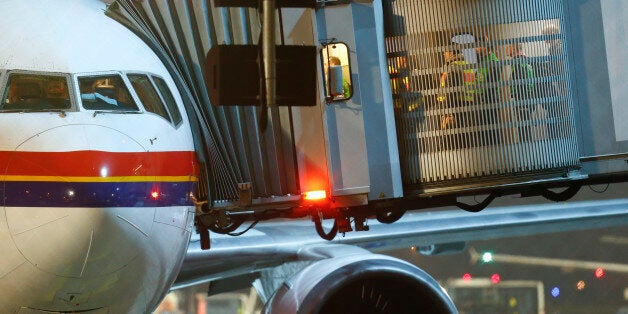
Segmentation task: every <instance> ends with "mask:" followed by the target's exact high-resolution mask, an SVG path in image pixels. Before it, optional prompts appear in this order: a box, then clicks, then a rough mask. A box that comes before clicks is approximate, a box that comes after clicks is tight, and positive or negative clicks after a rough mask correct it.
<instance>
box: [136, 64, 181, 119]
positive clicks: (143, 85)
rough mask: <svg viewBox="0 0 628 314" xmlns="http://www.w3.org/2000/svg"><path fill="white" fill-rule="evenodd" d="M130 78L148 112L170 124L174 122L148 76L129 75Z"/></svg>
mask: <svg viewBox="0 0 628 314" xmlns="http://www.w3.org/2000/svg"><path fill="white" fill-rule="evenodd" d="M128 77H129V81H131V86H133V89H134V90H135V93H136V94H137V96H138V97H139V98H140V101H141V102H142V105H144V108H145V109H146V111H148V112H152V113H154V114H157V115H159V116H161V117H163V118H164V119H166V120H168V121H169V122H172V120H171V119H170V115H168V111H167V110H166V106H165V105H164V103H163V102H162V101H161V98H160V97H159V94H158V93H157V90H156V89H155V87H154V86H153V84H152V83H151V81H150V79H149V78H148V76H146V75H143V74H129V75H128Z"/></svg>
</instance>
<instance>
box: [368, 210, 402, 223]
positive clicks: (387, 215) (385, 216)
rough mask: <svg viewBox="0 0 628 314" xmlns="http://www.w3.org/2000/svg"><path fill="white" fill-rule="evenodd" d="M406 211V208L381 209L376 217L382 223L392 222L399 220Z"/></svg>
mask: <svg viewBox="0 0 628 314" xmlns="http://www.w3.org/2000/svg"><path fill="white" fill-rule="evenodd" d="M405 213H406V211H405V210H400V209H397V210H390V211H379V212H378V213H377V215H376V216H375V217H376V218H377V221H379V222H381V223H384V224H391V223H393V222H395V221H397V220H399V219H400V218H401V217H402V216H403V214H405Z"/></svg>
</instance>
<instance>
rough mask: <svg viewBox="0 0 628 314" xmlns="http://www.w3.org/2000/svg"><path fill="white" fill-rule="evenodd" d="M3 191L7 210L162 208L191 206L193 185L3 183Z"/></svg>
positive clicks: (171, 183)
mask: <svg viewBox="0 0 628 314" xmlns="http://www.w3.org/2000/svg"><path fill="white" fill-rule="evenodd" d="M2 188H3V190H4V191H3V192H4V193H3V196H4V197H3V200H4V206H8V207H165V206H191V205H193V203H192V200H191V199H190V193H191V192H194V191H195V188H196V183H195V182H50V181H46V182H24V181H19V182H16V181H5V182H4V184H2ZM153 192H156V194H154V195H153ZM155 195H156V197H154V196H155Z"/></svg>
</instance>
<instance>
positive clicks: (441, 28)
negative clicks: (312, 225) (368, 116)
mask: <svg viewBox="0 0 628 314" xmlns="http://www.w3.org/2000/svg"><path fill="white" fill-rule="evenodd" d="M383 4H384V7H385V19H386V23H385V24H386V27H385V32H386V34H385V36H386V51H387V57H388V65H389V73H390V80H391V81H390V83H391V88H392V96H393V103H394V107H395V119H396V121H397V131H398V136H399V150H400V154H401V156H400V157H401V163H402V167H403V176H404V183H406V185H407V186H410V185H412V186H414V187H416V188H417V190H424V189H425V188H435V189H437V188H439V187H440V186H442V184H443V182H447V184H448V186H451V185H452V184H456V183H459V184H461V185H464V184H468V183H469V182H471V181H470V180H475V181H473V182H477V180H476V178H484V179H483V180H482V182H487V181H490V180H486V178H497V177H503V176H510V177H511V178H513V180H518V179H517V178H520V177H514V176H512V175H513V174H520V173H524V172H525V173H531V174H532V173H538V172H543V173H548V174H550V173H551V174H552V175H556V174H561V173H563V172H565V171H566V170H567V171H568V170H569V169H572V168H577V167H578V166H579V160H578V149H577V142H576V137H575V134H576V133H575V131H574V124H573V121H574V110H573V108H574V104H573V99H572V95H571V93H570V92H569V88H568V84H569V82H570V78H569V75H570V73H569V67H568V65H569V64H568V59H567V49H568V46H567V45H565V44H566V39H567V37H566V35H565V31H564V30H563V27H564V24H565V21H564V12H563V9H562V8H563V5H562V1H556V2H548V1H546V2H542V3H538V2H534V1H532V0H513V1H507V2H503V1H497V0H485V1H463V0H443V1H427V0H422V1H416V0H398V1H384V2H383ZM435 17H438V18H435Z"/></svg>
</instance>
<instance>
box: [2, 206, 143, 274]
mask: <svg viewBox="0 0 628 314" xmlns="http://www.w3.org/2000/svg"><path fill="white" fill-rule="evenodd" d="M6 214H7V223H8V225H9V229H10V233H11V236H12V238H13V241H14V243H15V245H16V247H17V248H18V249H19V251H20V252H21V253H22V255H23V256H24V258H25V259H26V260H27V261H28V262H30V263H31V264H32V265H33V266H35V267H37V268H39V269H40V270H42V271H44V272H47V273H51V274H54V275H57V276H61V277H71V278H88V277H97V276H103V275H108V274H111V273H113V272H115V271H117V270H119V269H121V268H123V267H124V266H125V265H127V264H129V262H130V261H131V260H132V259H134V258H136V257H137V255H138V254H139V252H141V248H142V247H145V246H146V245H147V241H148V239H149V237H150V234H151V231H152V224H153V222H152V217H153V215H154V209H150V208H140V209H134V208H126V209H124V210H120V209H109V210H106V211H105V210H100V209H94V208H63V209H62V208H37V207H35V208H20V207H10V208H7V211H6Z"/></svg>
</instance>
